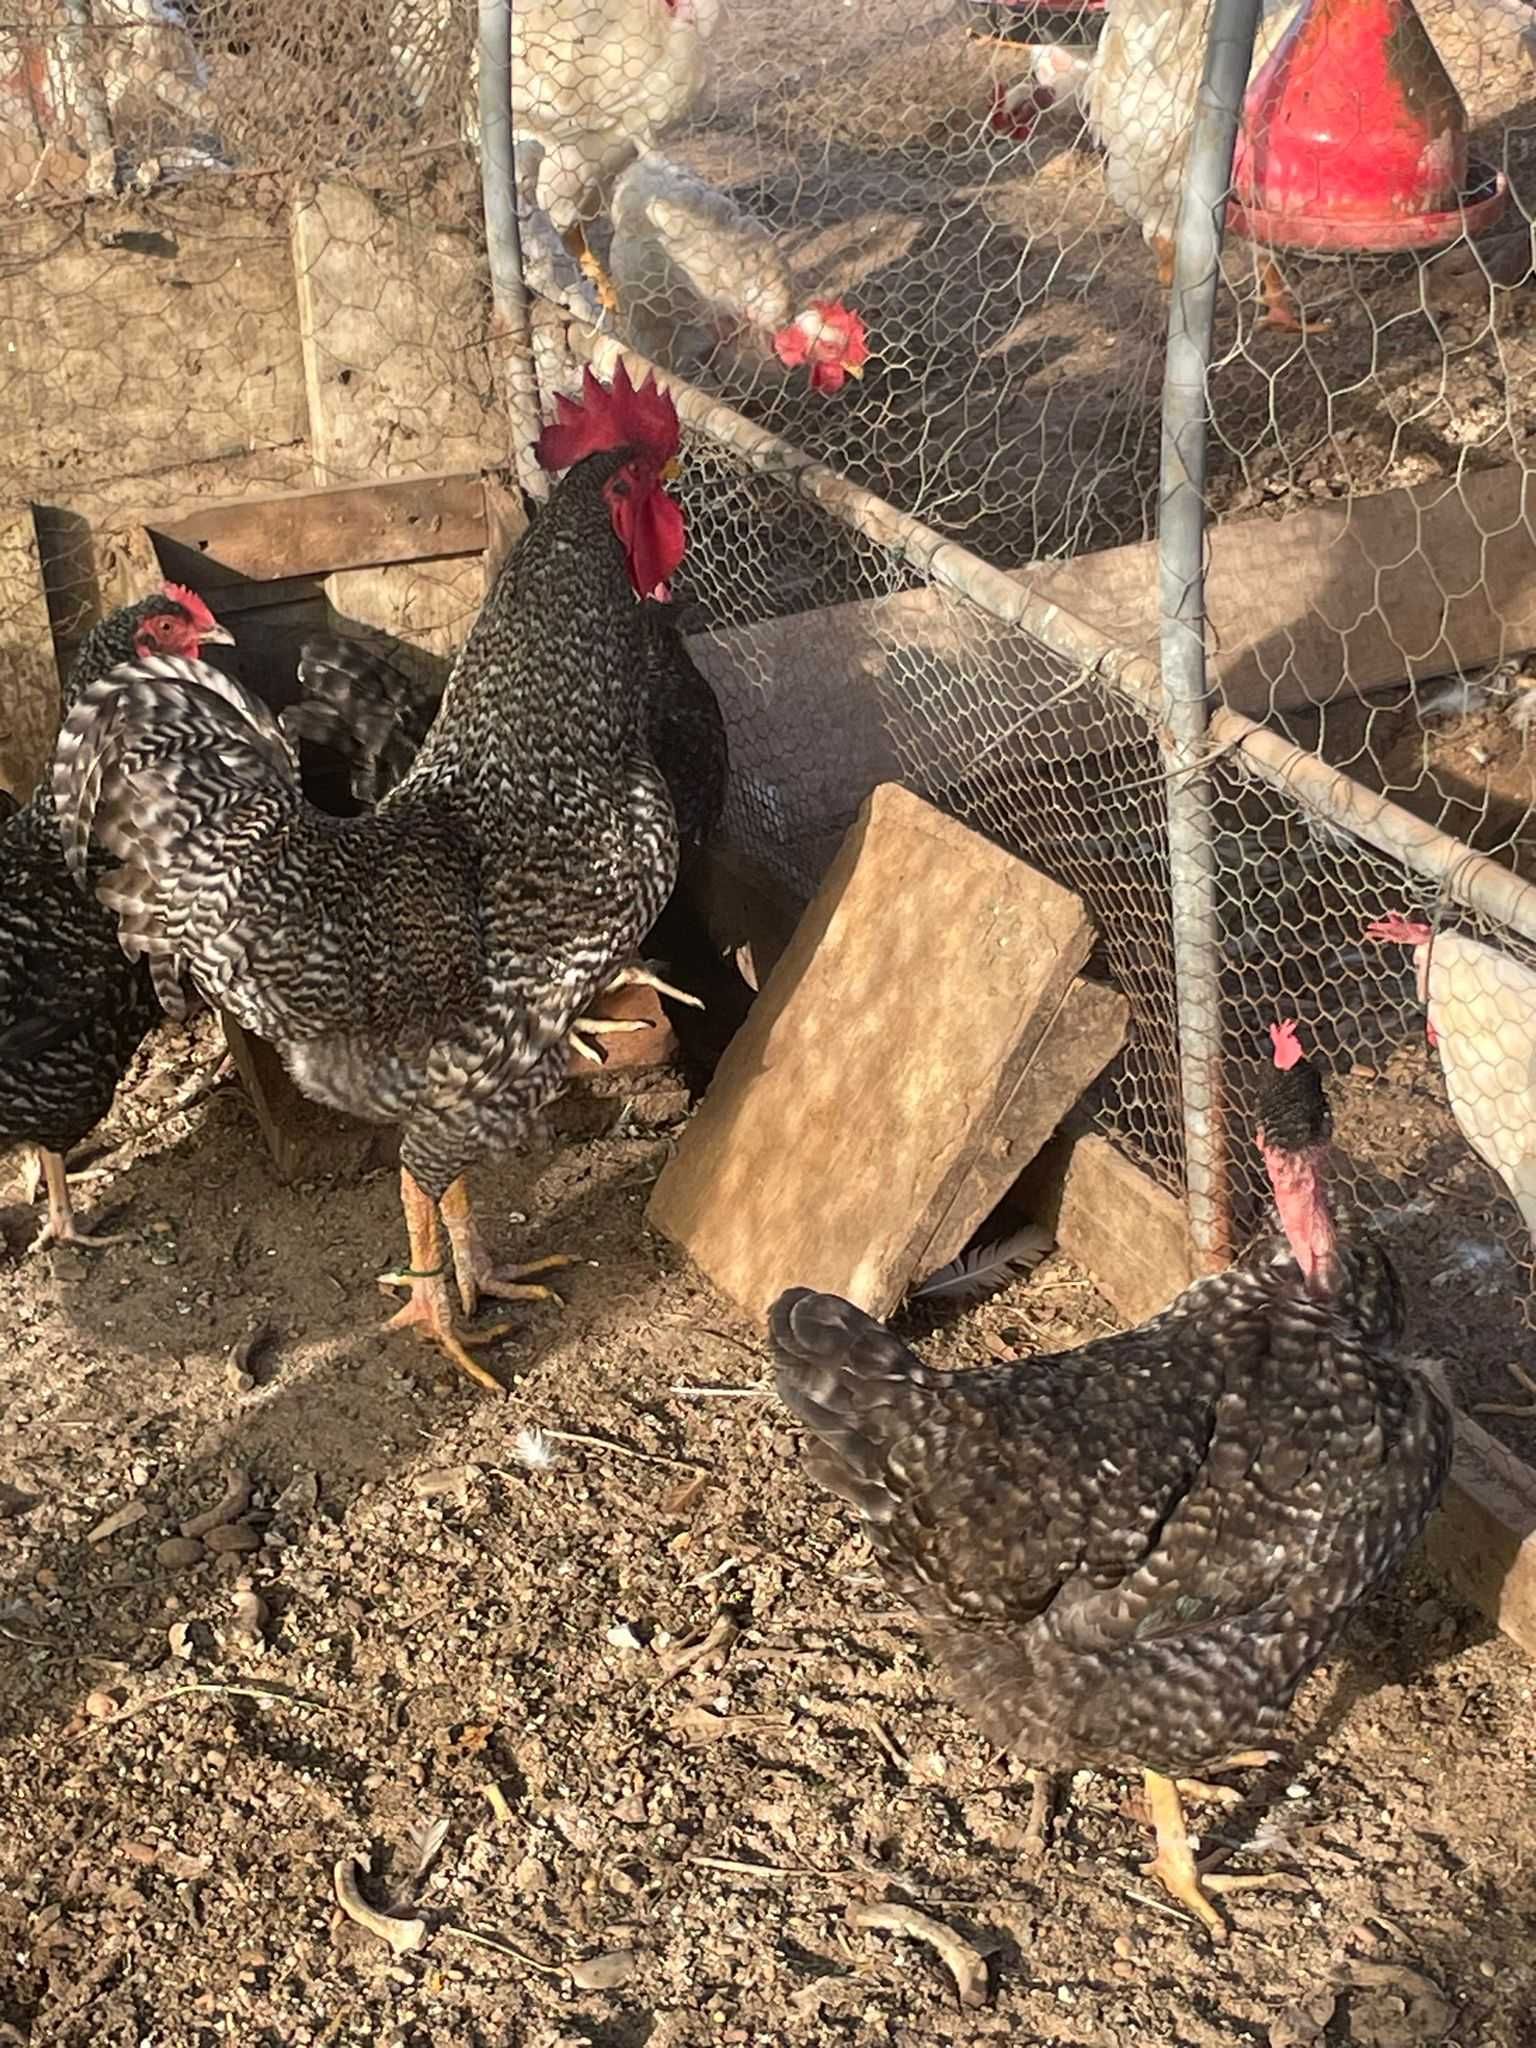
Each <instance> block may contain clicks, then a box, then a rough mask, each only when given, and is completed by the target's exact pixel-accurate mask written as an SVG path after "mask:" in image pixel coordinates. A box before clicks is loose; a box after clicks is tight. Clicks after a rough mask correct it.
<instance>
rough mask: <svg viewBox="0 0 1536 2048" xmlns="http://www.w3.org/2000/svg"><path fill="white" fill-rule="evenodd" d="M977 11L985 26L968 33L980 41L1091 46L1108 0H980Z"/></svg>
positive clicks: (1029, 44) (1027, 45)
mask: <svg viewBox="0 0 1536 2048" xmlns="http://www.w3.org/2000/svg"><path fill="white" fill-rule="evenodd" d="M979 12H980V14H981V18H982V22H983V23H984V24H985V26H982V27H973V28H972V30H971V34H972V35H973V36H976V37H978V38H979V39H980V40H981V41H983V42H991V43H1023V44H1024V45H1025V46H1026V47H1028V48H1033V47H1034V46H1035V45H1037V44H1039V43H1082V44H1084V45H1086V46H1088V47H1090V48H1091V47H1092V45H1093V44H1095V43H1096V42H1097V41H1098V40H1099V36H1100V34H1101V33H1102V31H1103V28H1104V19H1105V16H1106V15H1107V14H1108V12H1109V0H982V5H981V6H980V9H979Z"/></svg>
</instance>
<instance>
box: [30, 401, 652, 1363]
mask: <svg viewBox="0 0 1536 2048" xmlns="http://www.w3.org/2000/svg"><path fill="white" fill-rule="evenodd" d="M678 438H679V437H678V428H677V415H676V412H675V410H674V408H673V405H672V402H671V400H670V398H668V397H667V396H666V395H665V394H664V393H663V392H661V391H660V390H659V389H658V388H657V387H656V386H655V384H654V383H650V382H648V383H646V384H644V385H642V386H641V387H640V388H639V389H638V390H637V389H635V388H633V387H632V386H631V384H630V382H629V380H628V378H627V377H626V376H624V375H623V374H622V372H621V373H620V374H619V375H617V376H616V377H615V380H614V383H613V386H612V388H611V390H610V389H607V388H605V387H604V386H603V385H601V384H599V383H598V382H597V380H596V379H595V378H593V377H591V376H590V375H589V377H588V379H587V382H586V386H585V392H584V397H583V400H582V402H581V403H579V404H578V403H576V402H573V401H571V400H562V401H561V404H560V417H559V419H558V420H557V421H556V422H555V423H554V424H553V425H551V426H549V427H546V428H545V430H544V432H543V434H542V435H541V437H540V440H539V445H538V453H539V459H540V461H541V462H542V463H543V465H544V467H545V468H546V469H548V470H550V471H552V472H558V471H561V470H568V471H569V474H567V475H565V476H563V477H562V478H561V480H560V482H559V483H558V484H557V485H556V486H555V488H554V490H553V491H552V492H551V495H550V498H549V501H548V503H547V504H546V505H545V506H544V507H543V508H542V509H541V510H540V511H539V513H538V514H537V516H536V517H535V518H534V520H533V522H532V524H531V525H530V527H529V528H528V530H527V532H526V533H525V534H524V535H523V536H522V537H521V539H520V540H519V541H518V543H517V545H516V546H515V547H514V548H513V549H512V550H511V551H510V553H509V554H508V556H507V559H506V561H505V562H504V563H503V565H502V568H501V570H500V573H499V574H498V576H497V578H496V581H495V583H494V585H493V587H492V590H491V592H490V595H489V596H488V597H487V599H486V602H485V605H484V607H483V608H482V610H481V613H480V616H479V618H478V619H477V621H476V623H475V627H474V630H473V631H472V632H471V634H470V636H469V638H468V640H467V641H466V643H465V645H464V648H463V650H462V652H461V653H460V655H459V658H458V660H457V661H456V662H455V664H454V667H453V672H452V674H451V675H450V677H449V679H448V685H447V688H446V690H445V692H444V695H443V701H442V705H441V708H440V710H439V712H438V714H437V717H436V718H435V719H434V720H433V723H432V726H431V729H430V731H429V732H428V734H427V737H426V740H425V742H424V744H423V745H422V747H421V749H420V751H419V753H418V754H417V755H416V758H415V761H414V763H413V764H412V766H411V768H410V770H409V772H408V773H407V774H406V775H405V776H404V777H403V778H402V779H401V780H400V781H399V782H398V783H396V785H395V786H394V787H393V788H392V789H391V790H390V791H389V793H388V795H387V796H386V797H385V798H384V799H383V801H382V802H381V803H380V804H379V805H378V808H377V809H376V810H374V811H372V812H369V813H367V814H365V815H364V816H361V817H355V818H332V817H328V816H325V815H324V814H323V813H321V812H319V811H317V810H316V809H314V808H313V807H312V806H311V805H309V804H308V803H306V802H305V801H304V799H303V797H302V795H301V794H300V791H299V787H298V782H297V779H296V773H295V765H294V754H293V749H292V746H291V744H290V742H289V740H288V738H287V737H286V735H285V734H284V733H283V731H282V730H281V728H280V727H279V725H278V723H277V721H276V720H275V719H274V718H273V717H272V715H271V714H270V713H269V712H267V711H266V710H265V709H264V707H263V706H261V705H260V704H259V703H257V702H256V701H255V700H254V699H253V698H251V697H250V696H249V695H248V694H247V693H246V692H244V691H243V690H241V689H239V688H238V687H237V686H235V685H232V684H230V683H229V682H228V681H227V679H225V678H224V677H222V676H219V675H218V674H217V673H216V672H215V671H213V670H211V669H207V668H202V667H199V666H197V665H196V664H189V663H185V662H172V661H159V662H146V663H142V664H139V665H138V666H136V667H127V668H122V669H119V670H118V671H117V672H116V674H115V675H113V676H112V677H109V678H108V679H107V680H106V681H105V682H103V683H100V684H97V685H94V686H93V687H92V688H91V689H89V690H87V691H86V693H85V695H84V697H83V698H82V699H81V701H80V703H79V705H78V706H77V707H76V709H75V711H74V712H73V713H72V714H71V716H70V718H69V719H68V720H67V722H66V724H65V727H64V731H63V733H62V734H61V736H60V741H59V748H58V753H57V756H56V763H55V797H56V802H57V806H58V814H59V822H60V826H61V829H62V832H63V838H64V845H65V851H66V854H67V857H68V859H69V861H70V864H71V866H72V868H74V869H75V871H76V873H77V874H83V857H84V849H85V844H86V836H87V834H88V833H89V831H90V830H91V829H92V827H93V826H94V829H95V831H96V833H97V835H98V836H99V838H100V839H101V840H102V841H103V843H104V844H105V845H106V846H107V848H108V849H109V850H110V852H111V853H113V854H114V855H115V856H116V858H117V860H118V862H119V863H120V865H119V867H118V868H117V869H116V870H115V872H114V873H113V874H111V875H110V876H109V877H107V879H106V880H104V881H103V882H102V883H101V884H100V885H99V889H98V893H99V895H100V897H101V899H102V901H103V902H105V903H106V904H108V905H109V906H110V907H111V908H113V909H114V910H116V911H117V912H118V914H119V916H120V918H121V921H122V933H123V943H124V944H125V946H126V947H127V948H128V949H129V950H130V951H132V952H136V953H147V954H149V955H150V956H151V957H152V958H153V957H160V958H165V959H169V960H173V961H175V962H176V963H177V964H178V966H179V967H181V968H183V969H184V970H185V971H186V972H187V973H188V974H189V975H190V977H191V979H192V981H193V983H194V984H195V985H196V986H197V988H198V989H199V990H200V991H201V992H202V993H203V994H204V995H205V996H206V997H207V999H208V1000H209V1001H210V1002H211V1003H214V1004H217V1005H218V1007H220V1008H221V1009H225V1010H227V1011H229V1012H230V1013H231V1014H232V1015H233V1016H234V1018H235V1020H236V1022H237V1023H239V1024H240V1025H242V1026H243V1027H244V1028H245V1029H247V1030H250V1031H253V1032H256V1033H257V1034H259V1035H260V1036H261V1037H263V1038H265V1039H267V1040H269V1041H270V1042H271V1043H272V1044H274V1045H275V1046H276V1047H277V1048H278V1050H279V1051H280V1052H281V1054H282V1056H283V1059H284V1061H285V1063H286V1065H287V1067H288V1070H289V1072H290V1073H291V1074H292V1075H293V1078H294V1080H295V1081H296V1082H297V1084H298V1085H299V1087H300V1088H302V1089H303V1090H304V1091H305V1093H306V1094H308V1095H311V1096H313V1097H314V1098H315V1099H316V1100H317V1101H320V1102H322V1103H326V1104H328V1105H330V1106H332V1107H334V1108H336V1109H339V1110H342V1111H344V1112H347V1113H349V1114H351V1115H353V1116H360V1117H365V1118H371V1119H373V1120H375V1121H380V1122H397V1123H399V1124H400V1125H401V1127H402V1135H401V1148H400V1157H401V1194H402V1200H403V1203H404V1207H405V1213H406V1222H407V1225H408V1228H409V1232H410V1246H411V1257H410V1264H409V1266H408V1267H407V1268H406V1269H405V1270H404V1271H403V1272H402V1273H400V1274H399V1275H395V1276H390V1277H391V1278H392V1279H398V1280H399V1281H400V1282H401V1283H402V1284H408V1285H409V1287H410V1290H411V1295H410V1300H409V1301H408V1302H407V1304H406V1306H405V1307H404V1308H403V1309H402V1310H401V1311H400V1313H399V1314H398V1315H397V1316H396V1317H395V1318H394V1319H393V1326H394V1327H406V1326H414V1327H417V1328H418V1329H419V1330H420V1331H421V1332H422V1333H423V1334H424V1335H426V1336H428V1337H430V1338H431V1339H433V1340H435V1341H436V1342H437V1343H438V1344H439V1345H440V1346H441V1347H442V1348H443V1349H444V1350H445V1351H446V1352H447V1353H448V1355H449V1356H450V1357H451V1358H452V1359H453V1360H454V1362H455V1363H456V1364H457V1365H459V1366H460V1367H461V1368H462V1369H463V1370H464V1371H465V1372H467V1373H468V1374H469V1375H470V1376H471V1377H472V1378H473V1379H475V1380H476V1381H477V1382H479V1383H480V1384H481V1385H485V1386H491V1387H494V1386H496V1385H497V1382H496V1381H495V1380H494V1379H493V1378H492V1377H491V1375H490V1374H489V1373H487V1372H486V1371H485V1370H484V1369H483V1368H482V1367H481V1366H480V1365H479V1364H478V1363H477V1362H476V1361H475V1360H474V1359H472V1358H471V1357H470V1355H469V1352H468V1351H467V1350H466V1348H465V1342H466V1338H468V1339H469V1340H470V1341H473V1340H475V1339H481V1338H488V1337H491V1336H494V1335H499V1334H500V1331H499V1330H494V1331H475V1332H461V1331H460V1329H459V1328H458V1327H457V1325H456V1322H455V1317H454V1311H453V1308H452V1306H451V1303H450V1300H449V1294H448V1288H447V1282H446V1278H445V1274H446V1267H445V1264H444V1258H443V1247H442V1236H441V1226H442V1225H446V1227H447V1234H448V1239H449V1245H450V1248H451V1255H452V1262H453V1269H454V1275H455V1278H456V1281H457V1285H458V1293H459V1300H460V1304H461V1306H462V1308H463V1311H464V1313H465V1314H466V1315H470V1314H473V1312H474V1310H475V1308H476V1307H477V1305H478V1303H479V1299H480V1297H481V1295H482V1294H491V1295H499V1296H501V1297H503V1298H505V1299H512V1300H527V1299H541V1300H554V1299H558V1297H556V1296H554V1295H553V1294H552V1293H551V1291H550V1290H549V1289H548V1288H547V1287H544V1286H529V1285H526V1284H524V1283H525V1281H526V1279H527V1276H528V1274H529V1273H531V1272H535V1271H540V1270H544V1269H546V1268H549V1267H552V1266H555V1265H565V1264H568V1263H570V1261H569V1260H567V1259H564V1258H560V1259H548V1260H541V1261H540V1262H538V1265H537V1266H536V1267H533V1268H523V1269H520V1270H514V1271H511V1272H502V1271H498V1270H497V1268H496V1267H495V1266H494V1264H493V1263H492V1261H491V1259H490V1257H489V1256H488V1254H487V1251H486V1249H485V1246H484V1245H483V1243H482V1241H481V1239H480V1235H479V1232H478V1230H477V1228H476V1225H475V1220H474V1217H473V1214H472V1211H471V1206H470V1201H469V1195H468V1191H467V1188H466V1186H465V1183H464V1179H463V1175H464V1172H465V1169H466V1168H467V1167H468V1166H470V1165H471V1164H473V1163H474V1162H475V1161H476V1160H478V1159H483V1158H486V1157H488V1156H490V1155H492V1154H494V1153H496V1152H499V1151H503V1150H505V1149H508V1148H509V1147H511V1146H512V1145H513V1144H514V1143H515V1142H516V1141H517V1140H518V1139H519V1138H521V1137H522V1136H524V1135H525V1134H526V1133H527V1131H528V1128H529V1124H530V1121H531V1119H532V1118H533V1116H534V1115H535V1113H536V1112H537V1111H538V1110H539V1109H540V1108H541V1107H542V1106H543V1104H544V1103H545V1102H546V1101H547V1100H548V1099H549V1098H550V1097H551V1096H553V1095H554V1094H555V1093H556V1092H557V1091H558V1089H559V1087H560V1086H561V1083H562V1080H563V1076H564V1072H565V1062H566V1039H567V1037H568V1034H569V1032H570V1029H571V1026H572V1024H573V1023H574V1022H575V1020H576V1019H577V1018H578V1017H580V1016H581V1015H582V1014H583V1012H584V1010H585V1008H586V1006H587V1005H588V1004H589V1003H590V1002H591V1000H592V999H593V997H594V996H595V995H596V994H597V993H598V991H599V990H601V989H602V988H604V987H605V986H606V985H607V984H608V983H609V982H610V981H611V980H612V978H613V975H614V973H615V971H616V969H617V968H618V967H619V966H620V965H622V963H623V962H625V961H626V960H629V959H631V958H632V957H633V956H634V952H635V949H636V947H637V946H638V944H639V941H640V937H641V935H642V933H643V932H644V931H645V930H646V929H647V928H648V926H649V925H650V923H651V921H652V919H653V918H654V917H655V914H656V911H657V909H658V908H659V906H660V904H661V903H662V902H663V901H664V900H665V898H666V896H667V894H668V892H669V890H670V889H671V887H672V881H673V877H674V875H675V872H676V866H677V832H676V826H675V823H674V819H673V815H672V807H671V804H670V802H669V800H668V797H667V792H666V786H665V784H664V783H663V781H662V779H661V777H660V775H659V774H658V772H657V770H656V768H655V766H654V764H653V762H652V760H651V758H650V755H649V753H648V752H647V749H646V744H645V733H644V716H643V709H644V686H643V660H644V648H643V644H642V638H641V635H642V627H641V623H640V621H641V614H640V608H639V606H638V605H637V604H636V602H635V594H636V592H637V591H639V592H641V593H643V594H649V593H652V592H654V591H655V590H656V589H657V588H658V586H664V585H665V583H666V581H667V579H668V577H670V576H671V575H672V573H673V572H674V571H675V569H676V568H677V566H678V564H679V562H680V561H681V559H682V554H683V546H684V535H683V521H682V514H681V512H680V511H679V509H678V507H677V505H676V504H675V503H674V501H673V500H672V499H671V498H670V497H669V496H668V495H667V493H666V490H665V488H664V484H665V476H666V473H667V472H668V471H669V469H670V465H671V464H672V461H673V459H674V457H675V456H676V453H677V448H678Z"/></svg>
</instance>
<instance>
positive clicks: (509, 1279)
mask: <svg viewBox="0 0 1536 2048" xmlns="http://www.w3.org/2000/svg"><path fill="white" fill-rule="evenodd" d="M443 1221H444V1223H445V1224H446V1225H447V1226H448V1242H449V1243H450V1244H451V1245H452V1247H453V1271H454V1277H455V1279H456V1280H457V1281H458V1283H459V1300H460V1301H461V1302H462V1303H463V1306H464V1313H465V1315H467V1316H472V1315H473V1314H474V1312H475V1310H476V1309H477V1308H478V1307H479V1305H480V1297H481V1295H482V1294H493V1295H495V1296H496V1297H497V1299H498V1300H500V1301H553V1302H557V1303H559V1304H560V1306H561V1307H564V1303H563V1302H562V1301H561V1299H560V1296H559V1295H558V1294H556V1292H555V1290H554V1289H553V1287H539V1286H532V1287H530V1286H529V1285H527V1282H528V1281H529V1280H531V1279H532V1277H533V1275H534V1274H535V1273H557V1272H558V1271H559V1270H560V1268H561V1267H562V1266H574V1265H577V1264H579V1261H578V1260H577V1259H576V1258H574V1257H573V1256H572V1255H571V1253H569V1252H553V1253H551V1255H550V1256H549V1257H548V1258H547V1259H534V1260H532V1261H531V1262H530V1263H529V1264H528V1265H526V1266H509V1267H507V1268H506V1269H505V1270H503V1269H501V1268H499V1267H498V1266H497V1264H496V1262H495V1260H494V1259H493V1258H492V1257H491V1255H490V1253H489V1252H488V1251H487V1250H486V1246H485V1240H484V1239H483V1238H482V1237H481V1235H480V1226H479V1225H478V1224H477V1223H476V1221H475V1218H474V1212H473V1210H472V1209H471V1207H470V1202H469V1183H468V1181H466V1180H465V1178H464V1176H463V1174H462V1173H461V1174H460V1175H459V1177H458V1179H457V1180H456V1181H455V1182H454V1183H453V1186H452V1187H451V1188H449V1190H448V1192H447V1194H445V1195H444V1196H443Z"/></svg>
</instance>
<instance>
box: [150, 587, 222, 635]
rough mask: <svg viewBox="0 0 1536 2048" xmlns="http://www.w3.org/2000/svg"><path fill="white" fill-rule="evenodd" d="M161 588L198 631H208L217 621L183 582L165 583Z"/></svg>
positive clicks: (194, 592)
mask: <svg viewBox="0 0 1536 2048" xmlns="http://www.w3.org/2000/svg"><path fill="white" fill-rule="evenodd" d="M161 589H162V591H163V592H164V594H165V596H167V597H168V598H169V599H170V600H171V603H172V604H179V605H180V606H181V608H182V610H183V611H184V612H185V613H186V615H187V617H188V618H189V619H190V620H191V621H192V624H193V625H194V626H195V627H196V628H197V629H198V631H199V632H203V633H207V632H210V631H211V630H212V629H213V628H214V627H215V626H216V625H217V624H218V623H219V622H218V620H217V619H216V618H215V617H214V616H213V613H212V612H211V611H209V609H208V607H207V605H206V604H204V602H203V600H202V599H201V598H200V597H199V596H198V594H197V592H196V591H195V590H188V588H187V586H186V584H185V583H165V584H162V585H161Z"/></svg>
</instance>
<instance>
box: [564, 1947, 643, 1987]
mask: <svg viewBox="0 0 1536 2048" xmlns="http://www.w3.org/2000/svg"><path fill="white" fill-rule="evenodd" d="M639 1960H640V1958H639V1957H638V1956H637V1955H636V1954H635V1952H634V1950H633V1949H632V1948H616V1949H614V1950H613V1951H612V1952H611V1953H610V1954H608V1955H605V1956H591V1957H589V1958H588V1960H587V1961H586V1962H584V1963H572V1965H571V1982H572V1983H573V1984H574V1985H576V1986H577V1988H578V1989H579V1990H582V1991H614V1990H617V1988H618V1987H619V1985H621V1984H627V1983H628V1982H629V1980H630V1978H631V1977H632V1976H633V1975H634V1974H635V1966H636V1964H637V1963H638V1962H639Z"/></svg>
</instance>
